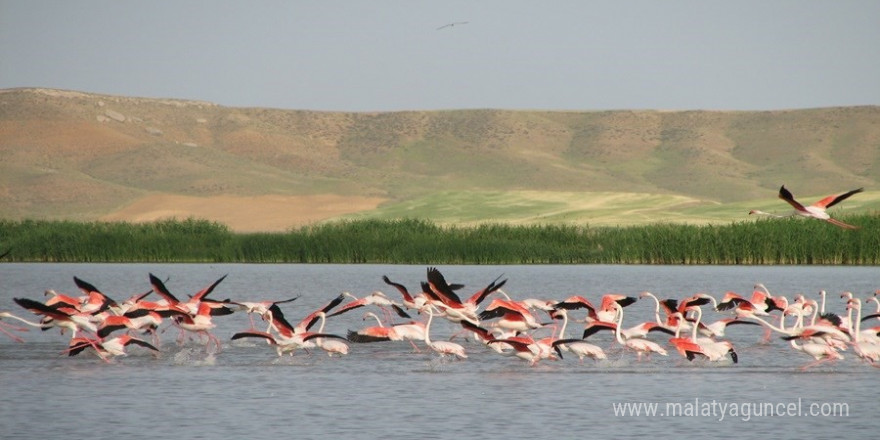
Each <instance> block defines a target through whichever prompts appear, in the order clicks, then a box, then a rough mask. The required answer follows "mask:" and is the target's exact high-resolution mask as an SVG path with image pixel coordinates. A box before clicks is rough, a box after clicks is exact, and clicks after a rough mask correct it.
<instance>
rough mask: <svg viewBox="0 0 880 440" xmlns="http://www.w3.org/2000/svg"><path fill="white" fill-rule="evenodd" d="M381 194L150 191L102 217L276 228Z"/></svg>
mask: <svg viewBox="0 0 880 440" xmlns="http://www.w3.org/2000/svg"><path fill="white" fill-rule="evenodd" d="M384 201H385V199H384V198H379V197H357V196H340V195H336V194H320V195H304V196H280V195H268V196H256V197H241V196H228V195H224V196H213V197H191V196H181V195H173V194H153V195H149V196H146V197H143V198H141V199H138V200H136V201H135V202H134V203H132V204H130V205H128V206H126V207H125V208H122V209H120V210H118V211H116V212H113V213H111V214H108V215H105V216H103V217H101V220H104V221H127V222H133V223H140V222H151V221H156V220H162V219H170V218H176V219H179V220H182V219H186V218H190V217H192V218H199V219H208V220H211V221H216V222H220V223H223V224H226V225H227V226H229V228H230V229H232V230H233V231H236V232H279V231H286V230H288V229H290V228H296V227H301V226H305V225H309V224H313V223H317V222H320V221H322V220H327V219H330V218H333V217H336V216H340V215H343V214H351V213H355V212H360V211H367V210H371V209H375V208H376V207H377V206H378V205H379V204H380V203H382V202H384Z"/></svg>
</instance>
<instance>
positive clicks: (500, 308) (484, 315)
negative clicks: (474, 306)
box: [479, 298, 543, 332]
mask: <svg viewBox="0 0 880 440" xmlns="http://www.w3.org/2000/svg"><path fill="white" fill-rule="evenodd" d="M479 317H480V319H481V320H488V319H493V318H498V317H500V318H501V319H500V320H498V321H496V322H495V323H494V325H495V326H497V327H500V328H504V329H508V330H515V331H520V332H526V331H529V330H533V329H536V328H541V327H542V326H543V324H542V323H540V322H538V320H537V319H535V317H534V315H532V312H530V311H529V310H528V309H526V308H525V307H523V306H521V305H519V304H517V303H516V302H514V301H508V300H505V299H500V298H496V299H493V300H492V302H491V303H489V305H488V306H486V310H484V311H483V312H481V313H480V315H479Z"/></svg>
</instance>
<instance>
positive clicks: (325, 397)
mask: <svg viewBox="0 0 880 440" xmlns="http://www.w3.org/2000/svg"><path fill="white" fill-rule="evenodd" d="M441 270H442V271H443V273H444V275H446V278H447V279H448V280H450V281H452V282H461V283H464V284H466V285H467V287H465V289H464V290H463V292H467V294H470V293H471V292H473V291H476V290H477V289H479V288H481V287H483V286H484V285H485V284H487V283H488V282H489V281H491V280H493V279H495V278H496V277H497V276H499V275H502V274H503V275H504V277H505V278H508V279H509V281H508V283H507V285H506V286H505V289H504V290H505V291H506V292H507V293H508V294H510V295H511V296H513V297H514V298H553V299H563V298H566V297H568V296H570V295H574V294H578V295H583V296H585V297H587V298H589V299H591V300H594V301H596V300H598V298H599V296H600V295H601V294H604V293H610V292H618V293H625V294H628V295H634V296H636V295H637V294H638V293H640V292H642V291H646V290H648V291H651V292H653V293H655V294H656V295H657V296H659V297H661V298H679V299H680V298H684V297H686V296H689V295H692V294H694V293H697V292H706V293H710V294H712V295H714V296H716V297H719V298H720V296H721V295H723V294H724V292H726V291H736V292H738V293H741V294H746V295H748V294H750V293H751V289H752V287H753V285H754V284H755V283H756V282H761V283H764V284H765V285H766V286H767V287H768V288H769V289H770V290H771V291H773V292H774V293H778V294H785V295H789V296H791V295H793V294H795V293H803V294H805V295H807V296H809V297H812V298H818V292H819V290H822V289H824V290H826V291H827V292H828V304H827V308H828V309H829V310H830V311H834V312H837V313H841V314H845V311H844V304H843V302H842V300H841V299H840V297H839V294H840V293H841V292H843V291H851V292H853V293H854V294H855V295H856V296H859V297H864V296H866V295H869V294H870V293H873V291H874V290H875V289H877V288H878V287H880V282H878V281H880V279H878V278H880V277H878V275H880V273H878V271H877V269H876V268H870V267H717V266H696V267H656V266H447V267H441ZM148 273H154V274H156V275H157V276H159V277H160V278H162V279H163V280H164V279H166V278H167V279H168V281H167V283H166V285H167V286H168V288H169V289H171V291H172V292H173V293H174V294H175V295H177V296H178V297H184V298H185V297H186V295H187V294H193V293H195V292H197V291H198V290H200V289H201V288H203V287H205V286H206V285H208V284H210V283H211V282H213V281H214V280H215V279H217V278H219V277H220V276H222V275H224V274H229V276H228V277H227V279H226V280H224V281H223V283H221V284H220V285H219V286H218V287H217V289H216V290H215V292H214V293H212V295H211V296H213V297H214V298H217V299H224V298H231V299H234V300H264V299H285V298H289V297H291V296H295V295H301V297H300V299H298V300H297V301H295V302H293V303H289V304H285V305H284V307H282V309H283V310H284V311H285V314H286V315H287V316H288V317H289V318H290V319H291V320H292V321H294V322H295V321H296V320H298V319H300V318H301V317H303V316H305V315H306V314H307V313H309V312H310V311H312V310H314V309H315V308H317V307H319V306H321V305H323V304H325V303H326V302H327V301H328V300H329V299H330V298H332V297H334V296H335V295H338V294H339V293H340V292H342V291H350V292H351V293H353V294H355V295H358V296H362V295H366V294H368V293H370V292H372V291H375V290H382V291H384V292H385V293H386V294H388V295H389V296H391V297H393V298H396V295H397V292H396V291H394V290H393V289H392V288H390V286H387V285H385V284H384V283H383V282H382V280H381V277H382V275H388V276H389V277H390V278H391V279H393V280H395V281H398V282H401V283H403V284H405V285H406V286H408V287H409V288H410V289H411V290H418V282H419V281H421V280H423V279H424V278H425V267H424V266H396V265H186V264H180V265H164V264H130V265H121V264H114V265H99V264H89V265H79V264H54V265H50V264H2V265H0V287H2V289H0V310H12V311H15V312H16V313H18V314H19V315H21V316H27V315H26V312H24V311H23V310H21V309H20V308H19V307H18V306H17V305H16V304H15V303H14V302H13V301H12V298H13V297H28V298H33V299H43V291H44V290H46V289H55V290H57V291H59V292H67V293H71V294H79V292H77V291H76V290H75V286H74V284H73V281H72V277H73V276H74V275H75V276H78V277H80V278H83V279H85V280H87V281H89V282H91V283H93V284H95V285H96V286H98V287H99V288H100V289H101V290H102V291H104V292H105V293H107V294H108V295H110V296H112V297H113V298H115V299H124V298H127V297H129V296H131V295H133V294H135V293H140V292H144V291H146V290H148V289H149V288H150V286H149V283H148V278H147V276H148ZM362 311H364V309H358V311H353V312H350V313H346V314H343V315H340V316H337V317H334V318H331V319H330V320H328V322H327V330H328V331H330V332H333V333H337V334H343V335H344V334H345V332H346V331H347V330H348V329H358V328H361V327H363V326H366V325H372V324H371V323H369V322H366V323H365V322H364V321H362V319H361V317H362ZM20 312H23V313H20ZM652 314H653V303H650V302H646V301H639V302H637V303H636V304H633V305H632V306H630V307H628V308H627V319H628V321H630V322H631V323H632V324H635V323H637V322H640V321H644V320H647V319H651V317H652ZM722 316H723V315H721V314H716V313H714V312H712V313H708V312H707V313H706V319H707V320H714V319H718V318H720V317H722ZM417 318H418V317H417ZM216 321H217V323H218V326H217V328H216V329H215V333H216V334H217V336H218V337H220V339H221V340H223V341H224V347H223V351H222V352H220V353H217V354H211V355H209V354H206V353H205V351H204V350H203V348H202V346H201V345H198V344H196V343H188V344H186V345H184V346H178V345H177V344H176V343H175V341H174V339H175V337H176V329H173V328H172V329H169V330H168V331H167V332H166V333H165V334H163V335H162V344H161V347H160V348H161V354H160V355H159V356H158V357H154V356H152V355H151V354H150V353H148V352H147V350H144V349H140V347H134V348H131V349H129V351H130V352H131V355H130V356H129V357H126V358H122V359H118V360H117V361H115V362H112V363H109V364H107V363H103V362H101V361H100V360H99V359H97V358H96V357H94V356H92V355H80V356H77V357H73V358H70V357H67V356H65V355H63V354H62V350H64V348H65V347H66V341H67V337H65V336H61V335H59V334H58V331H57V330H50V331H46V332H39V331H30V332H27V333H24V334H23V337H24V339H26V342H25V343H23V344H18V343H15V342H12V341H11V340H9V339H8V338H6V337H5V336H3V335H0V383H2V390H3V399H0V437H2V438H4V439H5V438H59V437H62V436H65V437H70V438H86V437H88V438H114V439H115V438H120V437H127V436H134V437H146V436H147V435H149V436H151V437H156V438H172V436H173V437H175V438H176V437H191V438H246V437H253V436H256V435H259V436H282V435H283V436H286V437H292V438H319V437H321V438H326V437H328V436H329V437H331V438H334V437H335V438H342V437H344V438H377V437H383V438H407V439H409V438H454V437H467V438H473V437H478V436H482V437H486V438H499V437H502V436H503V437H509V438H536V437H537V438H546V437H551V436H553V437H557V436H575V435H583V434H584V433H589V434H590V436H595V437H610V436H619V435H621V434H624V435H627V436H633V435H656V433H658V432H662V431H660V430H663V431H665V432H675V433H676V435H677V436H682V437H686V438H704V437H706V436H707V435H710V434H709V433H716V432H719V433H726V434H728V435H732V434H734V433H739V432H742V430H743V429H748V430H749V431H748V432H749V434H750V436H755V437H757V436H761V435H773V436H779V435H780V434H781V433H785V434H783V436H785V437H789V438H791V437H799V436H806V435H810V436H813V437H816V436H818V437H821V438H830V437H831V435H832V433H834V434H835V437H837V436H839V435H844V436H846V435H850V436H853V438H869V437H868V436H869V435H870V434H871V433H875V432H876V423H873V418H874V417H875V414H874V411H873V409H872V408H873V406H874V405H875V404H876V396H875V394H876V392H875V391H874V389H873V387H871V386H869V385H870V384H873V383H876V380H877V379H876V378H877V377H878V376H877V374H878V373H880V371H878V370H877V369H874V368H871V367H869V366H866V365H864V364H862V363H859V362H857V361H856V359H855V356H854V355H853V354H852V353H851V350H848V351H847V352H845V353H844V356H845V359H844V360H843V361H841V362H838V363H836V364H832V365H829V366H823V367H819V368H817V369H815V370H808V371H807V372H804V373H801V372H799V371H798V367H799V366H801V365H804V364H805V363H807V362H808V361H809V360H811V358H810V357H809V356H806V355H804V354H803V353H799V352H795V351H793V350H792V349H791V348H790V347H789V346H787V345H786V343H784V342H783V341H781V340H779V339H778V338H774V339H772V340H771V341H770V342H769V343H768V344H764V343H762V342H761V336H762V332H760V331H759V330H757V329H756V328H754V327H751V326H741V327H738V328H734V327H731V328H729V329H728V337H729V338H730V340H731V341H733V342H734V344H735V345H736V347H737V351H738V353H739V359H740V363H739V364H736V365H734V364H731V363H729V362H727V363H708V362H705V361H695V362H688V361H686V360H684V359H683V358H681V357H680V356H678V354H677V353H675V352H674V351H672V350H671V351H670V355H669V356H668V357H662V356H654V357H652V358H651V359H650V360H649V361H645V362H637V361H636V358H635V356H634V355H633V354H632V353H630V352H625V351H623V350H621V349H620V348H618V346H617V345H616V343H614V342H613V338H612V336H611V335H610V334H608V333H604V334H597V335H596V336H594V337H591V341H593V342H594V343H596V344H598V345H600V346H602V347H603V348H605V349H606V352H607V353H608V360H606V361H600V362H596V361H592V360H589V359H588V360H585V362H584V363H583V364H581V363H579V362H578V360H577V358H576V357H574V356H566V357H565V359H563V360H559V361H555V362H552V361H542V362H540V363H538V365H536V366H535V367H529V366H528V364H527V363H525V362H522V361H520V360H518V359H515V358H508V357H500V356H498V355H496V354H494V353H492V352H490V351H488V350H487V349H485V347H483V346H481V345H479V344H477V343H474V342H469V341H462V340H461V339H457V342H459V343H462V344H463V345H465V346H466V348H467V350H468V354H469V358H468V359H466V360H463V361H452V360H448V359H439V358H438V357H436V355H433V354H430V353H429V352H428V351H423V352H422V353H415V352H413V350H412V347H411V346H410V345H409V344H407V343H405V342H401V343H373V344H356V345H355V344H352V350H351V354H349V355H348V356H345V357H341V358H339V357H335V358H330V357H328V356H326V355H325V354H323V353H322V352H313V353H312V354H311V355H307V354H305V353H303V352H299V351H298V352H297V353H296V354H295V355H294V356H293V357H289V356H285V357H282V358H279V357H278V356H277V355H276V354H275V351H274V349H272V348H271V347H270V346H268V345H267V344H265V343H264V342H263V341H261V340H256V339H251V340H237V341H230V336H231V335H232V334H233V333H235V332H237V331H241V330H244V329H246V328H248V327H249V325H250V324H249V321H248V319H247V317H246V316H245V315H243V314H234V315H230V316H223V317H218V318H216ZM373 324H374V323H373ZM435 324H437V325H436V327H435V328H432V338H437V339H440V338H446V337H448V336H450V335H452V334H454V333H456V332H457V331H458V328H456V327H455V326H452V325H450V324H448V323H445V322H443V321H436V320H435ZM580 326H581V325H580V324H578V325H575V324H571V325H570V327H569V328H571V329H572V330H571V331H569V335H574V334H577V333H578V331H579V330H580V329H581V328H582V327H580ZM435 334H436V336H435ZM651 338H652V339H654V340H656V341H658V342H661V343H663V342H664V338H668V337H667V336H665V335H660V337H655V336H653V335H652V336H651ZM422 346H423V345H422ZM695 399H696V400H695ZM798 399H800V402H802V404H803V405H808V404H809V403H827V402H842V403H846V404H847V405H848V417H811V416H808V415H805V414H802V415H801V416H800V417H788V416H776V417H753V418H750V419H749V420H744V417H741V416H740V417H727V418H725V419H724V420H723V421H719V417H718V414H715V416H714V417H713V416H712V415H711V414H707V415H699V414H698V415H695V416H690V417H688V416H680V417H661V416H660V415H655V416H653V417H648V416H644V415H642V416H638V417H636V416H628V417H624V416H615V413H614V408H613V406H614V405H615V404H622V403H637V402H643V403H660V404H664V405H665V403H666V402H672V403H678V404H680V405H684V404H691V405H694V404H695V403H696V404H697V405H698V406H699V403H700V402H702V403H707V402H709V403H711V402H713V401H714V402H715V403H716V404H721V403H725V404H747V403H753V402H758V403H759V402H769V403H773V404H777V403H790V402H796V401H798ZM707 408H710V407H707ZM50 414H51V415H52V416H51V417H48V415H50ZM35 420H41V421H40V422H39V423H35V422H34V421H35ZM147 432H149V434H147Z"/></svg>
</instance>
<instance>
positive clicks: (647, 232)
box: [0, 214, 880, 265]
mask: <svg viewBox="0 0 880 440" xmlns="http://www.w3.org/2000/svg"><path fill="white" fill-rule="evenodd" d="M842 219H843V220H845V221H846V222H847V223H851V224H853V225H856V226H858V227H860V229H857V230H843V229H840V228H836V227H833V226H830V225H828V224H826V223H824V222H819V221H811V220H808V219H800V218H792V219H772V220H771V219H767V220H760V221H743V222H734V223H731V224H728V225H721V226H718V225H704V226H694V225H678V224H653V225H646V226H628V227H619V228H615V227H590V226H588V225H582V226H574V225H558V224H548V225H530V226H524V225H516V226H512V225H505V224H493V223H487V224H481V225H477V226H467V227H464V226H461V227H455V226H440V225H437V224H435V223H433V222H431V221H428V220H421V219H399V220H350V221H342V222H336V223H326V224H319V225H313V226H308V227H303V228H299V229H294V230H290V231H288V232H282V233H233V232H231V231H230V230H229V228H228V227H226V226H225V225H223V224H219V223H214V222H210V221H207V220H198V219H187V220H166V221H158V222H153V223H138V224H134V223H125V222H72V221H42V220H22V221H12V220H3V221H0V252H6V251H7V250H9V253H8V255H6V256H5V258H4V259H3V261H6V262H9V261H17V262H211V263H385V264H821V265H876V264H878V263H880V234H877V232H876V231H878V230H880V217H878V216H875V215H869V214H862V215H850V216H847V217H842Z"/></svg>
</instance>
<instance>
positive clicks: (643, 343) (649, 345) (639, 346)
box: [614, 304, 669, 361]
mask: <svg viewBox="0 0 880 440" xmlns="http://www.w3.org/2000/svg"><path fill="white" fill-rule="evenodd" d="M616 308H617V319H616V323H615V325H614V327H615V328H614V337H615V338H616V339H617V342H618V343H619V344H620V345H623V346H624V347H627V348H629V349H630V350H633V351H635V352H636V356H637V360H638V361H641V360H642V354H645V355H647V356H650V354H651V353H657V354H659V355H661V356H668V355H669V354H668V353H667V352H666V350H665V349H664V348H663V347H661V346H660V345H659V344H657V343H656V342H653V341H649V340H647V339H645V338H641V337H633V338H630V339H624V338H623V333H622V332H621V328H622V326H623V306H621V305H620V304H617V306H616Z"/></svg>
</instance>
